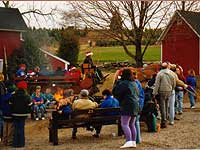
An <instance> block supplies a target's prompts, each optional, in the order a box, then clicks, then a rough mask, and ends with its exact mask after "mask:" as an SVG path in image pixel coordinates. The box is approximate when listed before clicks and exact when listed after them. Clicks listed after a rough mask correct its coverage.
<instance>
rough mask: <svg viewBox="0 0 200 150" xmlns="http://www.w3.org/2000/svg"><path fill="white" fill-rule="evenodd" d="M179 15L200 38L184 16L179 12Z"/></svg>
mask: <svg viewBox="0 0 200 150" xmlns="http://www.w3.org/2000/svg"><path fill="white" fill-rule="evenodd" d="M177 13H178V15H179V16H180V17H181V18H182V19H183V21H185V23H186V24H187V25H188V26H189V27H190V28H191V29H192V31H193V32H194V33H195V34H196V35H197V36H198V37H199V38H200V35H199V34H198V33H197V32H196V31H195V30H194V29H193V28H192V26H191V25H190V24H189V23H188V22H187V21H186V20H185V18H184V17H183V16H181V14H180V13H179V12H178V11H177Z"/></svg>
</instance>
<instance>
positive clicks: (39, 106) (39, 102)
mask: <svg viewBox="0 0 200 150" xmlns="http://www.w3.org/2000/svg"><path fill="white" fill-rule="evenodd" d="M32 101H33V104H34V106H33V108H34V112H35V115H36V116H35V120H39V116H38V113H39V110H40V111H41V119H42V120H44V119H45V117H44V112H45V105H44V100H43V95H42V93H41V86H36V91H35V93H33V94H32Z"/></svg>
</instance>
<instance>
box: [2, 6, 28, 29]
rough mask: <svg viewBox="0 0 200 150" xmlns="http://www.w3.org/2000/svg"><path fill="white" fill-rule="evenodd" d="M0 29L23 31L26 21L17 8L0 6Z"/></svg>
mask: <svg viewBox="0 0 200 150" xmlns="http://www.w3.org/2000/svg"><path fill="white" fill-rule="evenodd" d="M0 20H1V21H0V30H4V31H25V30H26V29H27V26H26V23H25V22H24V19H23V18H22V16H21V13H20V12H19V10H18V9H17V8H4V7H0Z"/></svg>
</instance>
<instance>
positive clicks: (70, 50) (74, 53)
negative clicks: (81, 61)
mask: <svg viewBox="0 0 200 150" xmlns="http://www.w3.org/2000/svg"><path fill="white" fill-rule="evenodd" d="M78 54H79V38H78V36H77V35H76V34H75V30H74V29H67V30H64V31H63V32H62V34H61V40H60V47H59V50H58V56H59V57H61V58H62V59H64V60H67V61H69V62H70V63H71V64H73V65H75V64H76V63H77V61H78Z"/></svg>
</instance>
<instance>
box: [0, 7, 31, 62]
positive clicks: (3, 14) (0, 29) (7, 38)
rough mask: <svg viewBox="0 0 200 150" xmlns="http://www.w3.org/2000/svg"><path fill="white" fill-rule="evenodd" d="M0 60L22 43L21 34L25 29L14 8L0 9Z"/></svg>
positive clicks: (19, 14) (24, 24)
mask: <svg viewBox="0 0 200 150" xmlns="http://www.w3.org/2000/svg"><path fill="white" fill-rule="evenodd" d="M0 20H1V21H0V59H1V60H2V59H3V60H4V64H5V59H6V58H7V57H8V56H10V54H12V52H13V50H14V49H16V48H19V47H20V46H21V44H22V42H23V39H22V32H24V31H25V30H26V29H27V26H26V23H25V22H24V20H23V18H22V16H21V13H20V12H19V10H18V9H15V8H2V7H0Z"/></svg>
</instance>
